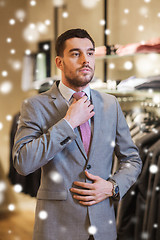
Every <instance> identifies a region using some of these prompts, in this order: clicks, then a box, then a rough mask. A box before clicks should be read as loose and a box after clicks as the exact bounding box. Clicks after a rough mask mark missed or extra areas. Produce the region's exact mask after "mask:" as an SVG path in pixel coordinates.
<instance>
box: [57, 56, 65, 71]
mask: <svg viewBox="0 0 160 240" xmlns="http://www.w3.org/2000/svg"><path fill="white" fill-rule="evenodd" d="M55 63H56V66H57V68H59V69H60V70H61V71H63V59H62V57H60V56H57V57H56V58H55Z"/></svg>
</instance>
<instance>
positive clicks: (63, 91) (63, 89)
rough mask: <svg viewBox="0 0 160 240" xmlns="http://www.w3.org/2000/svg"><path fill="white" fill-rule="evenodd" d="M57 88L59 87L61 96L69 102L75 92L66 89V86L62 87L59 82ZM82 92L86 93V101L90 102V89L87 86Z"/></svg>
mask: <svg viewBox="0 0 160 240" xmlns="http://www.w3.org/2000/svg"><path fill="white" fill-rule="evenodd" d="M58 87H59V91H60V93H61V94H62V96H63V97H64V98H65V99H66V100H67V102H69V101H70V99H71V97H72V95H73V94H74V93H75V91H74V90H72V89H71V88H69V87H67V86H66V85H64V84H63V83H62V81H60V83H59V86H58ZM83 92H85V93H86V95H87V96H88V99H89V100H90V87H89V86H87V87H86V88H85V89H83Z"/></svg>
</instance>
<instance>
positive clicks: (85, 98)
mask: <svg viewBox="0 0 160 240" xmlns="http://www.w3.org/2000/svg"><path fill="white" fill-rule="evenodd" d="M87 100H88V97H87V96H83V97H82V98H80V99H79V100H78V101H82V102H84V103H85V102H87Z"/></svg>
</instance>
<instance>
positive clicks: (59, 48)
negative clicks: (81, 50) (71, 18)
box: [55, 28, 95, 57]
mask: <svg viewBox="0 0 160 240" xmlns="http://www.w3.org/2000/svg"><path fill="white" fill-rule="evenodd" d="M70 38H88V39H89V40H90V41H91V42H92V44H93V47H94V48H95V43H94V40H93V39H92V37H91V36H90V35H89V33H88V32H87V31H86V30H84V29H80V28H75V29H70V30H67V31H66V32H64V33H62V34H61V35H60V36H59V37H58V38H57V40H56V44H55V50H56V54H57V56H61V57H62V56H63V51H64V49H65V41H66V40H67V39H70Z"/></svg>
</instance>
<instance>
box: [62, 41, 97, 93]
mask: <svg viewBox="0 0 160 240" xmlns="http://www.w3.org/2000/svg"><path fill="white" fill-rule="evenodd" d="M94 52H95V49H94V47H93V44H92V42H91V41H90V40H89V39H88V38H71V39H68V40H66V42H65V49H64V52H63V57H62V58H61V60H62V68H61V70H62V82H63V83H64V84H65V85H66V86H68V87H70V88H72V89H74V90H77V88H82V89H83V88H84V87H86V86H87V85H88V83H89V82H90V81H91V80H92V78H93V75H94V70H95V56H94Z"/></svg>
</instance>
